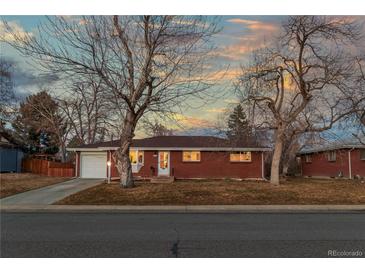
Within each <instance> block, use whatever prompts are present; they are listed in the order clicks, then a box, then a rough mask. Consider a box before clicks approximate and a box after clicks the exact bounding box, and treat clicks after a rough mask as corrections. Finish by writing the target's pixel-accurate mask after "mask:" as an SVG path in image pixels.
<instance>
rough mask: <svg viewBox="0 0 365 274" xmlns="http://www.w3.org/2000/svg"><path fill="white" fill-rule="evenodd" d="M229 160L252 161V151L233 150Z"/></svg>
mask: <svg viewBox="0 0 365 274" xmlns="http://www.w3.org/2000/svg"><path fill="white" fill-rule="evenodd" d="M229 160H230V161H231V162H251V152H250V151H238V152H231V154H230V155H229Z"/></svg>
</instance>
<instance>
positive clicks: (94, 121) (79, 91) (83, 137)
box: [57, 79, 121, 144]
mask: <svg viewBox="0 0 365 274" xmlns="http://www.w3.org/2000/svg"><path fill="white" fill-rule="evenodd" d="M57 100H58V103H59V106H60V108H61V109H62V111H63V113H64V114H65V116H66V117H67V119H68V122H69V123H70V127H71V135H72V136H73V137H74V138H76V139H77V140H79V142H80V143H82V144H93V143H95V142H99V141H104V140H105V139H106V138H107V137H110V136H112V135H117V134H118V131H117V130H115V127H116V126H118V124H117V123H116V122H115V121H114V120H113V118H115V117H121V116H120V115H115V113H113V111H112V110H111V108H110V102H109V101H108V100H110V98H107V97H106V94H105V89H104V88H103V87H102V83H101V81H100V79H99V80H98V81H94V80H93V79H83V80H82V81H81V79H79V81H75V82H74V83H72V87H71V88H70V91H69V92H64V94H62V95H61V96H59V97H58V99H57ZM113 122H115V123H116V125H115V126H114V123H113Z"/></svg>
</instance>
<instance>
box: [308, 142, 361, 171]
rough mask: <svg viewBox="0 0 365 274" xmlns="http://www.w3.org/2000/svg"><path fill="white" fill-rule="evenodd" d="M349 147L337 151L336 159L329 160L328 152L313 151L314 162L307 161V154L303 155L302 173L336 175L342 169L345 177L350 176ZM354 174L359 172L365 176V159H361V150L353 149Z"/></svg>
mask: <svg viewBox="0 0 365 274" xmlns="http://www.w3.org/2000/svg"><path fill="white" fill-rule="evenodd" d="M348 151H349V150H348V149H342V150H337V151H336V161H335V162H329V161H328V160H327V154H326V152H318V153H312V154H311V156H312V162H311V163H306V162H305V156H304V155H302V157H301V161H302V175H303V176H324V177H336V176H337V175H338V173H339V172H340V171H342V172H343V175H344V176H345V177H349V160H348ZM351 163H352V176H354V175H356V174H359V175H361V176H365V161H363V160H360V150H359V149H356V150H353V151H351Z"/></svg>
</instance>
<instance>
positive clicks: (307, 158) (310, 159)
mask: <svg viewBox="0 0 365 274" xmlns="http://www.w3.org/2000/svg"><path fill="white" fill-rule="evenodd" d="M305 162H306V163H311V162H312V155H310V154H306V155H305Z"/></svg>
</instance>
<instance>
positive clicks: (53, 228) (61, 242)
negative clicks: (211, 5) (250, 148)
mask: <svg viewBox="0 0 365 274" xmlns="http://www.w3.org/2000/svg"><path fill="white" fill-rule="evenodd" d="M0 216H1V219H0V222H1V254H0V255H1V257H122V258H123V257H328V256H329V252H331V251H332V254H334V252H333V251H335V252H337V253H336V254H342V255H340V256H341V257H348V256H351V255H350V254H349V252H357V255H354V256H355V257H356V256H362V257H365V214H364V213H259V214H256V213H226V214H223V213H222V214H194V213H183V214H182V213H180V214H179V213H176V214H173V213H149V214H146V213H133V214H129V213H108V212H94V213H92V212H90V213H80V212H78V213H69V212H68V213H66V212H56V213H19V212H18V213H9V212H8V213H4V212H2V213H1V215H0ZM343 251H345V253H338V252H343ZM346 252H347V253H346ZM344 254H346V255H344ZM351 254H354V253H351ZM336 256H338V255H336Z"/></svg>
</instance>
